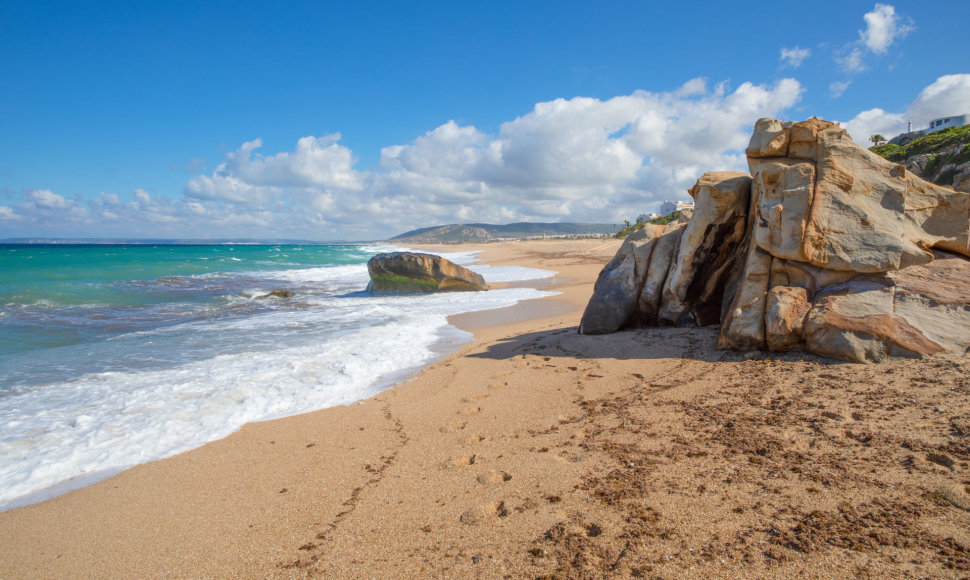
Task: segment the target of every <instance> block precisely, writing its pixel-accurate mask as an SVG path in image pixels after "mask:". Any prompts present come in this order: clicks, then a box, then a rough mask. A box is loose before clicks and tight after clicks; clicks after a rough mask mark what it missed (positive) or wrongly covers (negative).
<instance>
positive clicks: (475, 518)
mask: <svg viewBox="0 0 970 580" xmlns="http://www.w3.org/2000/svg"><path fill="white" fill-rule="evenodd" d="M508 515H509V509H508V508H507V507H505V502H504V501H496V502H492V503H487V504H485V505H480V506H478V507H473V508H471V509H469V510H466V511H465V512H464V513H462V514H461V517H459V520H460V521H461V523H463V524H465V525H469V526H474V525H479V524H484V523H486V522H488V521H489V520H492V519H494V518H504V517H508Z"/></svg>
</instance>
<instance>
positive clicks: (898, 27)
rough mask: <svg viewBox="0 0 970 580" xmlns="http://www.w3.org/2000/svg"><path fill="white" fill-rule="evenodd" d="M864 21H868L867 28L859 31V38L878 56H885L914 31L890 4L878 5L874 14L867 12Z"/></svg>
mask: <svg viewBox="0 0 970 580" xmlns="http://www.w3.org/2000/svg"><path fill="white" fill-rule="evenodd" d="M863 19H865V21H866V28H865V30H860V31H859V38H860V39H861V40H862V43H863V44H864V45H865V47H866V48H867V49H868V50H870V51H871V52H874V53H876V54H885V52H886V51H887V50H888V49H889V46H890V45H891V44H892V43H893V42H895V41H896V40H897V39H900V38H903V37H904V36H906V35H907V34H909V32H910V31H911V30H912V29H913V27H912V26H911V25H910V24H909V23H907V22H904V21H903V20H902V19H901V18H900V17H899V15H897V14H896V9H895V8H894V7H892V6H890V5H888V4H876V7H875V8H873V10H872V12H867V13H866V14H865V16H863Z"/></svg>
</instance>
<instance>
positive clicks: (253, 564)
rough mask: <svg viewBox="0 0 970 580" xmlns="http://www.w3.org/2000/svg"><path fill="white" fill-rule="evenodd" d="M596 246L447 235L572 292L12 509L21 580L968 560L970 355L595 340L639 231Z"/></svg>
mask: <svg viewBox="0 0 970 580" xmlns="http://www.w3.org/2000/svg"><path fill="white" fill-rule="evenodd" d="M596 242H597V243H598V244H599V245H597V243H592V242H591V243H584V242H580V243H577V241H563V242H558V241H553V242H549V241H546V242H535V243H528V242H511V243H507V244H487V245H482V246H480V247H479V246H470V245H465V246H446V247H445V248H447V249H449V250H452V251H454V250H455V249H456V248H460V249H461V250H469V249H483V250H487V252H483V253H482V254H481V261H482V262H484V263H487V264H490V265H501V261H503V260H508V263H515V264H516V265H522V266H527V267H536V268H542V269H550V270H556V271H558V272H559V273H560V274H559V277H560V279H559V280H558V281H557V286H556V287H555V290H557V291H561V292H563V294H561V295H559V296H555V297H550V298H546V299H540V300H538V301H532V302H537V303H546V302H552V301H560V302H562V304H564V305H568V306H569V307H570V309H569V310H568V311H566V312H563V313H552V312H551V311H549V310H542V311H541V312H539V309H538V307H536V305H534V304H533V305H528V304H527V303H520V304H519V305H517V306H514V307H511V308H510V310H511V309H515V308H520V307H521V308H522V309H524V310H522V312H529V313H530V314H542V315H543V317H541V318H533V319H529V320H524V321H522V320H519V321H515V322H511V323H506V324H502V325H499V326H489V325H484V326H480V327H477V325H480V324H483V323H487V322H504V320H506V318H505V317H504V316H503V315H495V316H493V317H492V318H491V319H490V318H488V317H486V318H484V319H481V318H480V319H477V320H474V319H472V320H467V319H466V320H455V321H454V322H453V323H454V324H456V325H464V326H466V327H468V328H472V329H473V330H472V332H473V334H474V340H473V341H472V342H470V343H467V344H464V345H461V346H460V347H459V348H458V350H457V351H456V352H454V353H452V354H450V355H448V356H445V357H444V358H441V359H439V360H438V361H436V362H434V363H433V364H431V365H429V366H428V367H426V368H425V369H423V370H422V371H420V372H418V373H416V374H415V375H414V376H412V377H411V378H410V379H408V380H406V381H405V382H403V383H401V384H399V385H398V386H396V387H394V388H392V389H389V390H386V391H384V392H382V393H380V394H378V395H376V396H374V397H372V398H370V399H367V400H365V401H360V402H358V403H356V404H352V405H348V406H345V407H332V408H328V409H323V410H320V411H314V412H311V413H307V414H303V415H297V416H293V417H287V418H283V419H276V420H272V421H265V422H260V423H252V424H248V425H246V426H245V427H243V429H241V430H240V431H238V432H237V433H234V434H233V435H231V436H230V437H227V438H226V439H223V440H219V441H216V442H213V443H209V444H207V445H205V446H203V447H201V448H199V449H196V450H193V451H189V452H186V453H183V454H181V455H177V456H175V457H172V458H169V459H166V460H162V461H158V462H153V463H149V464H144V465H141V466H138V467H135V468H132V469H130V470H127V471H125V472H123V473H121V474H119V475H117V476H115V477H113V478H111V479H108V480H106V481H103V482H101V483H98V484H95V485H93V486H90V487H86V488H83V489H80V490H76V491H74V492H70V493H68V494H65V495H62V496H59V497H58V498H54V499H52V500H49V501H47V502H44V503H40V504H34V505H31V506H26V507H23V508H18V509H15V510H11V511H8V512H3V513H0V577H65V576H70V577H119V576H129V577H145V576H178V577H232V578H235V577H280V578H294V577H295V578H302V577H334V578H358V577H482V578H504V577H512V578H527V577H528V578H535V577H539V576H544V575H545V576H549V577H619V578H624V577H664V578H667V577H670V578H675V577H712V578H747V577H750V578H755V577H757V578H764V577H767V578H791V577H798V578H812V577H819V576H826V575H827V576H833V577H846V576H860V575H861V576H873V577H877V576H882V577H939V576H946V575H953V574H959V573H960V572H959V571H960V570H963V572H962V573H963V574H965V573H966V570H968V569H970V475H967V474H968V473H970V471H968V469H970V447H968V443H970V440H968V439H967V437H968V436H970V415H968V414H967V409H970V381H968V380H967V379H966V377H967V376H970V356H944V357H938V358H933V359H927V360H916V361H914V360H896V361H892V362H889V363H885V364H881V365H858V364H850V363H842V362H835V361H831V360H827V359H821V358H819V357H815V356H812V355H806V354H804V353H783V354H777V353H748V354H744V353H735V352H729V351H715V350H714V348H713V346H714V342H715V338H716V330H715V329H713V328H711V327H708V328H699V329H697V328H650V329H641V330H630V331H624V332H619V333H616V334H612V335H602V336H582V335H579V334H577V333H576V330H575V327H576V325H577V324H578V321H579V317H580V315H581V314H582V308H583V307H584V306H585V301H586V300H587V299H588V297H589V294H590V293H591V290H592V284H593V281H594V280H595V278H596V275H597V273H598V272H599V269H600V268H601V267H602V265H603V264H605V263H606V261H608V260H609V258H610V257H612V255H613V253H614V251H615V250H616V248H617V247H618V246H619V241H615V242H608V243H607V244H606V245H605V246H604V245H602V244H603V242H602V241H596ZM436 249H437V248H436ZM523 304H526V306H523ZM541 308H546V307H545V306H542V307H541ZM479 314H481V313H479ZM507 314H508V316H511V317H514V316H517V315H518V314H521V312H519V313H507ZM460 316H464V315H459V316H457V317H455V318H456V319H458V318H460Z"/></svg>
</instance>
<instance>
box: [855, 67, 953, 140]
mask: <svg viewBox="0 0 970 580" xmlns="http://www.w3.org/2000/svg"><path fill="white" fill-rule="evenodd" d="M966 113H970V74H957V75H946V76H942V77H940V78H938V79H936V81H934V82H933V83H932V84H931V85H929V86H928V87H926V88H925V89H923V90H922V91H920V94H919V95H918V96H917V97H916V99H915V100H914V101H913V102H912V103H910V105H909V106H908V107H906V110H905V111H904V112H902V113H891V112H887V111H884V110H882V109H879V108H875V109H870V110H868V111H863V112H861V113H859V114H858V115H856V116H855V118H853V119H852V120H851V121H849V122H848V123H844V126H845V128H846V131H848V132H849V135H850V136H851V137H852V140H853V141H855V142H856V143H860V144H863V145H865V144H868V142H869V137H870V136H871V135H874V134H876V133H879V134H881V135H883V136H884V137H886V138H892V137H893V136H895V135H898V134H899V133H902V132H904V131H906V126H907V122H912V123H913V127H914V128H916V129H922V128H924V127H925V126H926V124H927V123H929V121H930V120H931V119H934V118H937V117H945V116H947V115H962V114H966Z"/></svg>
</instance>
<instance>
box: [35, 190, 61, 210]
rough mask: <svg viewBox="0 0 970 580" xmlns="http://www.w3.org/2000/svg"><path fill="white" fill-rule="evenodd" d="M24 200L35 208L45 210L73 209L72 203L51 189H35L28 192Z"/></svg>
mask: <svg viewBox="0 0 970 580" xmlns="http://www.w3.org/2000/svg"><path fill="white" fill-rule="evenodd" d="M24 199H25V201H27V202H29V203H32V204H34V206H35V207H38V208H44V209H67V208H69V207H71V203H72V202H71V201H69V200H67V199H66V198H64V197H63V196H61V195H58V194H56V193H54V192H53V191H51V190H49V189H35V190H33V191H30V192H27V194H26V195H25V196H24Z"/></svg>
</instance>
